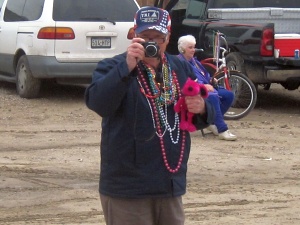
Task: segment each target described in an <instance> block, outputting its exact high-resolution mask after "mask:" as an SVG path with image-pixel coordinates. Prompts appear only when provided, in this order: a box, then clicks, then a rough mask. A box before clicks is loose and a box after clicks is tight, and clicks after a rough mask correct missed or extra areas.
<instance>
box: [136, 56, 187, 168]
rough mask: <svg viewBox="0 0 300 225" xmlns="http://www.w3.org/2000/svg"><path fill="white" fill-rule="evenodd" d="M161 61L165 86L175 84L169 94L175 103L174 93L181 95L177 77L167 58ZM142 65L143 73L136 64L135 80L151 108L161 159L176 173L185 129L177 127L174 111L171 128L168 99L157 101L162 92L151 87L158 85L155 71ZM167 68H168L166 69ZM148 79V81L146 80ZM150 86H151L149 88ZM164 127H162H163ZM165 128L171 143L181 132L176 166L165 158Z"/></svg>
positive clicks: (181, 152) (183, 142)
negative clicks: (136, 74) (144, 71)
mask: <svg viewBox="0 0 300 225" xmlns="http://www.w3.org/2000/svg"><path fill="white" fill-rule="evenodd" d="M162 62H163V66H162V68H163V81H164V84H165V86H166V85H169V86H171V87H172V86H175V89H176V91H174V92H172V95H173V96H172V97H171V96H170V99H172V100H173V103H176V102H177V100H176V99H175V95H178V97H179V98H180V97H181V92H180V86H179V82H178V79H177V75H176V73H175V72H174V71H172V72H171V68H170V66H169V65H168V62H167V59H166V57H165V55H164V57H163V58H162ZM141 65H142V66H143V67H145V69H146V71H147V74H144V73H143V72H142V69H141V68H140V66H138V76H137V80H138V83H139V85H140V87H141V88H140V90H141V93H142V94H143V95H144V96H145V97H146V99H147V101H148V104H149V107H150V110H151V114H152V120H153V126H154V128H156V134H157V136H158V138H159V141H160V146H161V152H162V157H163V161H164V164H165V167H166V168H167V170H168V171H169V172H170V173H176V172H178V170H179V169H180V167H181V164H182V160H183V157H184V150H185V143H186V131H182V130H181V131H180V128H179V116H178V114H177V113H175V125H174V128H171V127H170V125H169V123H168V121H167V120H168V119H167V118H168V117H167V107H168V105H170V99H168V100H167V99H166V98H165V104H164V105H162V104H161V102H160V103H158V102H159V98H160V97H161V95H162V94H163V93H161V92H160V91H159V90H156V88H153V87H158V86H159V85H158V84H157V83H156V81H155V79H153V77H155V71H153V70H152V69H151V68H150V66H149V65H147V64H146V63H142V64H141ZM166 68H168V69H166ZM166 80H167V81H168V82H170V83H169V84H166V83H165V81H166ZM147 81H148V82H147ZM151 82H154V84H151ZM148 83H149V84H150V87H149V85H148ZM151 87H152V88H151ZM162 107H165V110H163V109H162ZM163 127H164V129H163ZM176 128H177V138H176V140H174V139H173V136H172V132H173V131H174V130H175V129H176ZM166 130H168V131H169V133H170V138H171V141H172V143H173V144H178V142H179V137H180V133H181V134H182V141H181V150H180V156H179V159H178V163H177V166H176V167H175V168H171V166H170V164H169V162H168V159H167V153H166V149H165V143H164V134H165V132H166Z"/></svg>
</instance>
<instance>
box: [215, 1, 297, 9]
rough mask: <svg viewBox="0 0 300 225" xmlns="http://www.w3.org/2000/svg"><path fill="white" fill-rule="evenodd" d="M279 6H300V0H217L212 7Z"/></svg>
mask: <svg viewBox="0 0 300 225" xmlns="http://www.w3.org/2000/svg"><path fill="white" fill-rule="evenodd" d="M257 7H279V8H300V1H299V0H298V1H295V0H276V1H274V0H215V1H214V4H213V6H212V7H211V8H257Z"/></svg>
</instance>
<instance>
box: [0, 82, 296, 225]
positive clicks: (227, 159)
mask: <svg viewBox="0 0 300 225" xmlns="http://www.w3.org/2000/svg"><path fill="white" fill-rule="evenodd" d="M83 93H84V88H79V87H66V86H57V85H49V86H46V87H44V88H43V92H42V98H40V99H32V100H27V99H21V98H19V97H18V96H17V95H16V93H15V88H14V85H13V84H9V83H4V82H3V83H1V82H0V224H1V225H6V224H9V225H23V224H30V225H43V224H47V225H48V224H49V225H50V224H51V225H54V224H55V225H62V224H67V225H77V224H84V225H90V224H100V225H104V220H103V216H102V211H101V205H100V201H99V196H98V175H99V162H100V157H99V141H100V140H99V139H100V132H101V128H100V118H99V117H98V116H97V115H96V114H95V113H93V112H92V111H89V110H88V109H87V108H86V107H85V105H84V101H83ZM227 122H228V124H229V127H230V129H231V131H232V132H233V133H235V134H237V135H238V140H237V141H235V142H226V141H221V140H218V139H217V138H216V137H214V136H213V135H212V134H211V133H208V131H207V135H206V136H205V137H204V138H203V137H202V135H201V133H200V132H195V133H193V134H192V142H193V144H192V151H191V157H190V161H189V170H188V189H187V193H186V195H185V196H184V206H185V211H186V225H199V224H207V225H216V224H218V225H225V224H226V225H237V224H241V225H261V224H263V225H289V224H293V225H296V224H297V225H298V224H299V221H300V139H299V136H300V90H295V91H287V90H284V89H283V88H282V87H281V86H278V85H274V86H271V89H270V90H269V91H265V90H263V89H262V88H260V89H259V93H258V102H257V105H256V107H255V109H254V110H253V111H252V112H251V114H250V115H248V116H247V117H245V118H243V119H241V120H238V121H227ZM166 225H171V224H166Z"/></svg>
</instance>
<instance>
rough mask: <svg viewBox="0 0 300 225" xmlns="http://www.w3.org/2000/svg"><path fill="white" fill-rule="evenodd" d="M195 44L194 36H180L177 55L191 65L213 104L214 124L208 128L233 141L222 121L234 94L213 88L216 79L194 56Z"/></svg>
mask: <svg viewBox="0 0 300 225" xmlns="http://www.w3.org/2000/svg"><path fill="white" fill-rule="evenodd" d="M195 45H196V39H195V37H194V36H192V35H186V36H182V37H180V38H179V40H178V50H179V52H180V54H179V55H178V57H179V58H180V59H181V60H186V61H188V62H189V63H190V64H191V65H192V67H193V69H194V73H195V74H196V76H197V79H198V82H199V83H201V84H204V85H205V86H206V88H207V90H208V93H209V94H208V100H209V101H210V102H211V103H212V104H213V106H214V108H215V111H216V118H215V121H214V124H213V125H210V126H209V127H208V129H209V130H210V131H212V132H213V134H214V135H216V136H219V138H220V139H222V140H227V141H234V140H236V139H237V137H236V135H234V134H232V133H231V132H230V131H229V130H228V126H227V124H226V123H225V121H224V114H225V113H226V112H227V110H228V109H229V108H230V106H231V104H232V102H233V99H234V94H233V93H232V92H231V91H228V90H226V89H225V88H223V87H219V88H218V89H215V88H214V86H213V85H212V82H213V81H214V82H216V80H213V79H214V78H213V79H212V78H211V76H210V74H209V73H208V72H207V70H206V69H205V68H204V67H203V65H202V64H201V63H200V62H199V61H198V60H197V59H196V58H195V57H194V54H195Z"/></svg>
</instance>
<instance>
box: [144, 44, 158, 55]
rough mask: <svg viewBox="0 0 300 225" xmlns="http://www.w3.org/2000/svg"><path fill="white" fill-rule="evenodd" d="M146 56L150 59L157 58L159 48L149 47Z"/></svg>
mask: <svg viewBox="0 0 300 225" xmlns="http://www.w3.org/2000/svg"><path fill="white" fill-rule="evenodd" d="M145 50H146V55H147V56H148V57H156V56H157V47H156V46H155V45H148V46H146V48H145Z"/></svg>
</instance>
